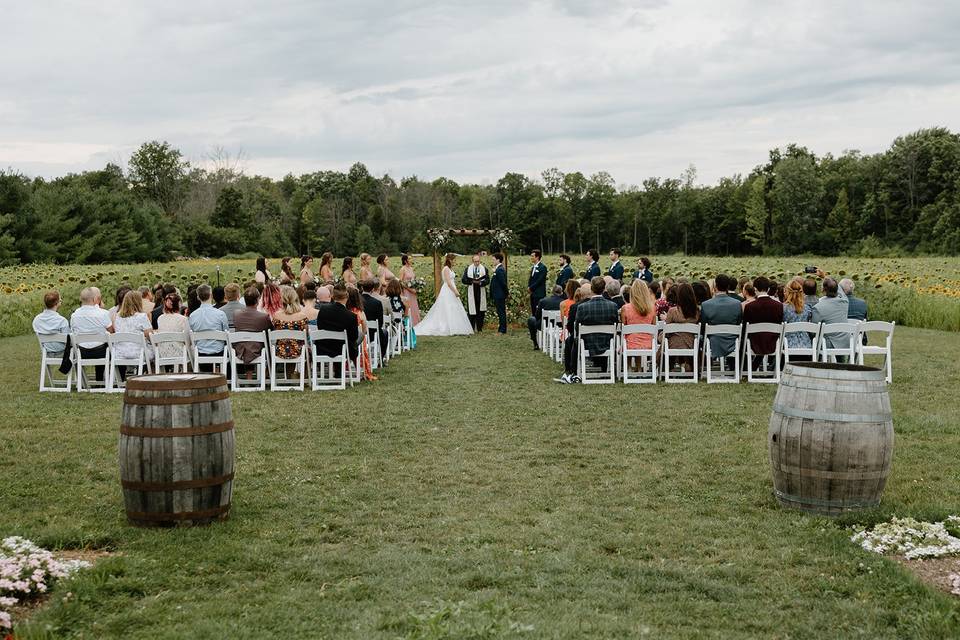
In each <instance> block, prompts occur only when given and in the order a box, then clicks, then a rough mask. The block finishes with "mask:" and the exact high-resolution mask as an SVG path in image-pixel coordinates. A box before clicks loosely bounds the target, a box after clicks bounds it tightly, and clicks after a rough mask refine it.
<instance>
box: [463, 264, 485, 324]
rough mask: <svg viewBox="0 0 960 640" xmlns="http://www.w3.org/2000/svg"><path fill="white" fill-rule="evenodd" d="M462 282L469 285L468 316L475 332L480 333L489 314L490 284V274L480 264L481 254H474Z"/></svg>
mask: <svg viewBox="0 0 960 640" xmlns="http://www.w3.org/2000/svg"><path fill="white" fill-rule="evenodd" d="M461 282H463V284H465V285H467V316H469V317H470V324H471V325H472V326H473V330H474V331H476V332H477V333H480V331H481V330H483V321H484V317H485V316H486V314H487V284H488V283H489V282H490V274H489V273H488V272H487V268H486V267H485V266H483V264H482V263H481V262H480V253H479V252H478V253H475V254H473V262H472V263H471V264H470V266H468V267H467V269H466V271H464V272H463V278H461Z"/></svg>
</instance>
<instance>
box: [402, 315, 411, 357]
mask: <svg viewBox="0 0 960 640" xmlns="http://www.w3.org/2000/svg"><path fill="white" fill-rule="evenodd" d="M402 338H403V350H404V351H410V350H411V349H413V321H412V320H410V316H404V317H403V330H402Z"/></svg>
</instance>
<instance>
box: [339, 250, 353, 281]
mask: <svg viewBox="0 0 960 640" xmlns="http://www.w3.org/2000/svg"><path fill="white" fill-rule="evenodd" d="M340 278H341V279H343V281H344V282H345V283H346V284H348V285H350V286H353V287H356V286H357V274H355V273H354V272H353V258H351V257H350V256H347V257H346V258H344V259H343V268H342V269H341V270H340Z"/></svg>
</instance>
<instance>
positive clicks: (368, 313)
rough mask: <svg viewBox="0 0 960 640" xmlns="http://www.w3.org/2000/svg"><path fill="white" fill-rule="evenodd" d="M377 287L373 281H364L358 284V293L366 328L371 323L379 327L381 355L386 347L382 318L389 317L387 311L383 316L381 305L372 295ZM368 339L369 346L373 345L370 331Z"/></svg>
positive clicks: (373, 335) (370, 331)
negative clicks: (360, 293) (359, 292)
mask: <svg viewBox="0 0 960 640" xmlns="http://www.w3.org/2000/svg"><path fill="white" fill-rule="evenodd" d="M378 286H379V283H378V282H377V281H376V280H374V279H370V280H364V281H363V282H361V283H360V291H361V292H362V295H361V298H362V305H363V306H362V309H363V315H364V317H365V320H366V324H367V326H368V327H369V324H370V323H371V322H376V323H377V326H378V327H380V330H379V333H380V353H381V355H382V354H383V352H384V351H385V350H386V347H387V331H386V329H387V325H386V324H385V323H384V320H383V319H384V317H389V316H388V315H387V314H389V311H388V312H387V314H384V309H383V303H382V302H381V301H380V300H379V299H378V298H376V297H375V296H374V295H373V292H374V291H375V290H376V289H377V287H378ZM387 304H388V305H389V304H390V302H389V300H388V301H387ZM388 309H389V306H388ZM368 338H369V340H370V343H371V344H373V342H374V340H375V339H376V338H377V336H376V334H374V333H373V330H372V329H369V330H368Z"/></svg>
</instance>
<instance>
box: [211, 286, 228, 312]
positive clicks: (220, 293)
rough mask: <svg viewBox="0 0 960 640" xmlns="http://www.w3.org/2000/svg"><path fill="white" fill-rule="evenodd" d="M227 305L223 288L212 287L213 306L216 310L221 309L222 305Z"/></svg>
mask: <svg viewBox="0 0 960 640" xmlns="http://www.w3.org/2000/svg"><path fill="white" fill-rule="evenodd" d="M226 304H227V300H226V294H225V293H224V289H223V287H214V288H213V306H214V307H215V308H217V309H223V307H224V305H226Z"/></svg>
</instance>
